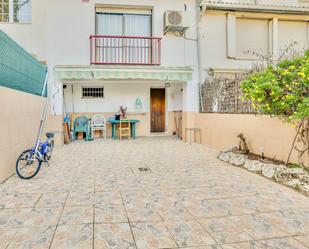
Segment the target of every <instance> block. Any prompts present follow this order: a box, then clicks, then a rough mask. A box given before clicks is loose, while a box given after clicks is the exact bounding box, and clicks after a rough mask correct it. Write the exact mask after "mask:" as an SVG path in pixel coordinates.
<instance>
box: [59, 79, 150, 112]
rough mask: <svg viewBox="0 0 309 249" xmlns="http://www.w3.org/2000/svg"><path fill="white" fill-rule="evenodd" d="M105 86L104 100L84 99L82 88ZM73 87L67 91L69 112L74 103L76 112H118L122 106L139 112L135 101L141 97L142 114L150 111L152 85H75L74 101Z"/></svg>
mask: <svg viewBox="0 0 309 249" xmlns="http://www.w3.org/2000/svg"><path fill="white" fill-rule="evenodd" d="M86 85H88V86H103V87H104V98H103V99H85V98H82V97H81V96H82V91H81V90H82V86H86ZM71 86H72V85H68V86H67V89H66V90H65V92H64V93H65V103H66V107H67V112H72V111H73V108H72V103H74V112H118V111H119V107H120V106H124V107H127V108H128V112H137V110H136V109H135V100H136V98H137V97H139V98H140V99H141V100H142V110H140V112H149V111H150V85H149V84H147V83H146V84H142V83H140V84H139V83H138V84H134V83H130V84H129V85H128V84H126V83H102V84H74V85H73V92H74V94H73V100H72V92H71Z"/></svg>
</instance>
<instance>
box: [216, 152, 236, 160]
mask: <svg viewBox="0 0 309 249" xmlns="http://www.w3.org/2000/svg"><path fill="white" fill-rule="evenodd" d="M232 154H233V153H232V152H231V151H228V152H220V153H219V155H218V159H219V160H221V161H223V162H228V161H229V160H230V157H231V155H232Z"/></svg>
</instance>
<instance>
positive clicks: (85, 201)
mask: <svg viewBox="0 0 309 249" xmlns="http://www.w3.org/2000/svg"><path fill="white" fill-rule="evenodd" d="M93 204H94V193H93V192H71V193H69V196H68V199H67V201H66V204H65V205H66V206H89V205H93Z"/></svg>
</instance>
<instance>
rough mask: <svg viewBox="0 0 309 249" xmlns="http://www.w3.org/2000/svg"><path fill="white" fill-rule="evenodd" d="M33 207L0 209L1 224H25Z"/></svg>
mask: <svg viewBox="0 0 309 249" xmlns="http://www.w3.org/2000/svg"><path fill="white" fill-rule="evenodd" d="M31 210H32V209H31V208H22V209H2V210H0V226H7V227H15V226H25V223H26V222H27V220H28V219H29V216H30V215H31Z"/></svg>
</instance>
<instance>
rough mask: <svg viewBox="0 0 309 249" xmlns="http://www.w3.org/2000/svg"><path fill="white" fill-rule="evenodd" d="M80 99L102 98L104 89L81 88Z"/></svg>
mask: <svg viewBox="0 0 309 249" xmlns="http://www.w3.org/2000/svg"><path fill="white" fill-rule="evenodd" d="M82 98H88V99H89V98H91V99H98V98H104V87H102V86H100V87H82Z"/></svg>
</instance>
